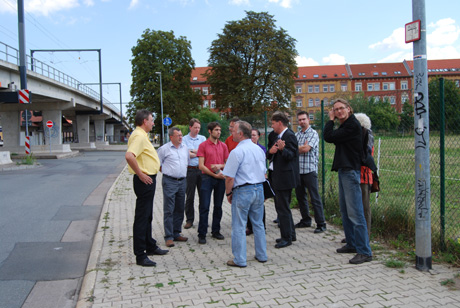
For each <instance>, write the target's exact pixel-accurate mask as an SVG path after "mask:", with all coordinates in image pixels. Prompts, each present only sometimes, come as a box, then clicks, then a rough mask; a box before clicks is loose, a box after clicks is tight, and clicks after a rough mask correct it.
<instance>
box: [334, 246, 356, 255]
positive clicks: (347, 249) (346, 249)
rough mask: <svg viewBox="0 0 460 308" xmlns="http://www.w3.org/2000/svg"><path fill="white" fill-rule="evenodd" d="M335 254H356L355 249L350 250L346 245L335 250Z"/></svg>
mask: <svg viewBox="0 0 460 308" xmlns="http://www.w3.org/2000/svg"><path fill="white" fill-rule="evenodd" d="M337 253H356V248H352V247H350V246H348V245H345V246H343V247H340V248H337Z"/></svg>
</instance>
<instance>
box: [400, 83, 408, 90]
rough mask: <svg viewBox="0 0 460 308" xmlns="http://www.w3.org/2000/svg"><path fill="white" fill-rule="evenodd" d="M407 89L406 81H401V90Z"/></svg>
mask: <svg viewBox="0 0 460 308" xmlns="http://www.w3.org/2000/svg"><path fill="white" fill-rule="evenodd" d="M407 89H408V86H407V81H401V90H407Z"/></svg>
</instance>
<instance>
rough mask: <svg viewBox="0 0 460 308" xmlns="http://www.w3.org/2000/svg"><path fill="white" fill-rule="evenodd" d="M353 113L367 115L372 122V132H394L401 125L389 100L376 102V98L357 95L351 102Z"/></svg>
mask: <svg viewBox="0 0 460 308" xmlns="http://www.w3.org/2000/svg"><path fill="white" fill-rule="evenodd" d="M349 102H350V105H351V106H352V108H353V112H355V113H358V112H362V113H365V114H367V116H368V117H369V118H370V119H371V122H372V130H373V131H377V130H386V131H391V130H394V129H395V128H396V127H398V125H399V117H398V113H397V112H396V109H395V108H393V107H392V106H391V104H390V102H389V100H388V99H385V100H378V101H377V100H375V98H374V97H372V96H371V97H365V96H364V95H363V94H358V95H355V96H354V97H353V98H352V99H351V100H350V101H349Z"/></svg>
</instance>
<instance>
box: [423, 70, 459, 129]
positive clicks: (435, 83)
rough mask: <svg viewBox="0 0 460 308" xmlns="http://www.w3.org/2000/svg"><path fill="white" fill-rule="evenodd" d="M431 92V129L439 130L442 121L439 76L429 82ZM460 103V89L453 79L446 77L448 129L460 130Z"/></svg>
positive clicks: (445, 107)
mask: <svg viewBox="0 0 460 308" xmlns="http://www.w3.org/2000/svg"><path fill="white" fill-rule="evenodd" d="M428 93H429V104H430V108H429V113H430V130H439V129H440V123H441V111H440V106H441V98H440V86H439V77H438V78H435V79H432V80H431V81H430V82H429V84H428ZM459 103H460V89H459V88H458V87H457V86H456V85H455V82H454V81H452V80H448V79H444V114H445V124H446V126H445V128H446V131H450V132H459V131H460V124H459V123H460V112H458V105H459Z"/></svg>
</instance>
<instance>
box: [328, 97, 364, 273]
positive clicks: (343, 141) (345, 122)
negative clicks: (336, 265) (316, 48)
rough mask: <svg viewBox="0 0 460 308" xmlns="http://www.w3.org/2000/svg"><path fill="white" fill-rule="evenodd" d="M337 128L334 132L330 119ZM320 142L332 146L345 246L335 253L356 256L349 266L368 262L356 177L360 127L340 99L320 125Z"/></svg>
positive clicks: (361, 203)
mask: <svg viewBox="0 0 460 308" xmlns="http://www.w3.org/2000/svg"><path fill="white" fill-rule="evenodd" d="M335 119H337V120H338V121H339V123H340V126H339V127H338V128H337V129H335V130H334V120H335ZM323 134H324V140H326V142H329V143H334V144H335V154H334V162H333V163H332V171H338V173H339V202H340V212H341V214H342V224H343V229H344V232H345V238H346V241H347V244H346V245H345V246H343V247H342V248H339V249H337V252H338V253H357V254H356V255H355V256H354V257H353V258H352V259H351V260H350V263H352V264H361V263H364V262H369V261H372V251H371V248H370V246H369V237H368V234H367V225H366V220H365V218H364V212H363V201H362V198H361V187H360V185H359V184H360V174H361V158H362V131H361V124H360V123H359V122H358V120H357V119H356V117H355V116H354V115H353V109H352V108H351V106H350V104H349V103H348V102H347V101H346V100H344V99H340V98H339V99H336V100H335V101H333V109H331V110H330V111H329V121H328V122H327V123H326V125H325V126H324V132H323Z"/></svg>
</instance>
